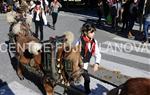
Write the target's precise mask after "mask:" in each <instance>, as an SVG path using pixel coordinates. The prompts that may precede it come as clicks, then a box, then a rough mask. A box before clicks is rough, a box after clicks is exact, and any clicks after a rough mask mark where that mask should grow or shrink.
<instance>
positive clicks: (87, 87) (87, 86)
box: [84, 82, 91, 94]
mask: <svg viewBox="0 0 150 95" xmlns="http://www.w3.org/2000/svg"><path fill="white" fill-rule="evenodd" d="M84 89H85V93H86V94H90V93H91V90H90V82H85V83H84Z"/></svg>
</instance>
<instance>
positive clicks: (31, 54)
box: [16, 34, 42, 79]
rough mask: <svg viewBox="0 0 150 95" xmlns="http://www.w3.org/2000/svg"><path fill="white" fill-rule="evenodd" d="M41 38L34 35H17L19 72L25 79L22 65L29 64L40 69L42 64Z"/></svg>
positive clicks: (20, 76)
mask: <svg viewBox="0 0 150 95" xmlns="http://www.w3.org/2000/svg"><path fill="white" fill-rule="evenodd" d="M41 46H42V45H41V44H40V43H39V40H38V39H37V38H35V37H33V36H22V34H19V35H17V36H16V58H17V60H18V64H17V65H18V66H17V74H18V76H19V78H20V79H23V78H24V77H23V75H22V65H23V64H28V65H30V66H32V67H34V68H35V69H37V70H39V69H40V65H41V52H40V51H41V48H42V47H41Z"/></svg>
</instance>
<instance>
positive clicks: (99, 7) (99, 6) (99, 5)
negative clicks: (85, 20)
mask: <svg viewBox="0 0 150 95" xmlns="http://www.w3.org/2000/svg"><path fill="white" fill-rule="evenodd" d="M97 14H98V21H97V23H98V24H101V18H102V16H103V1H102V0H98V3H97Z"/></svg>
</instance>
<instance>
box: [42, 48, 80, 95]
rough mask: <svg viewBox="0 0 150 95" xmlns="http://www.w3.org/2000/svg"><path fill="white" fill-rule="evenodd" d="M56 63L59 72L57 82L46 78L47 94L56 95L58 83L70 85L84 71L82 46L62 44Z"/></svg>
mask: <svg viewBox="0 0 150 95" xmlns="http://www.w3.org/2000/svg"><path fill="white" fill-rule="evenodd" d="M56 65H57V70H58V74H59V77H58V80H56V84H53V83H52V82H49V80H48V79H47V80H46V79H45V82H44V88H45V90H46V93H47V95H54V87H55V85H57V83H58V84H64V85H66V86H69V85H70V84H71V82H74V81H76V80H78V79H79V78H80V76H81V73H82V69H81V67H82V59H81V56H80V46H75V47H68V46H64V45H61V46H60V47H59V48H58V50H57V57H56Z"/></svg>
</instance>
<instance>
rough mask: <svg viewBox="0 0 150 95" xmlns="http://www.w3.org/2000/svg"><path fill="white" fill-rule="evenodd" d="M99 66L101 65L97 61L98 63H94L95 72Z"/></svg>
mask: <svg viewBox="0 0 150 95" xmlns="http://www.w3.org/2000/svg"><path fill="white" fill-rule="evenodd" d="M98 67H99V65H98V64H97V63H96V64H94V68H93V71H94V72H96V71H98Z"/></svg>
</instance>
